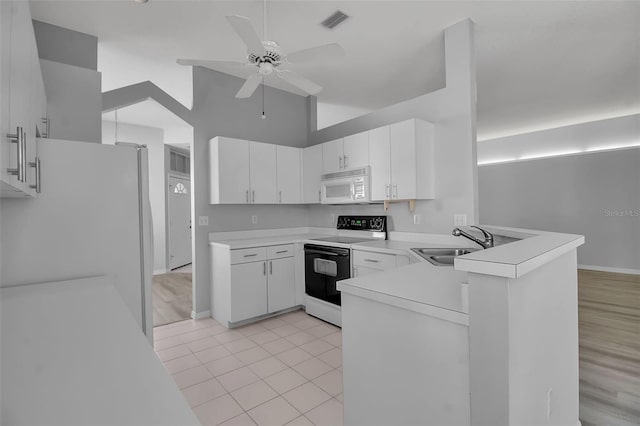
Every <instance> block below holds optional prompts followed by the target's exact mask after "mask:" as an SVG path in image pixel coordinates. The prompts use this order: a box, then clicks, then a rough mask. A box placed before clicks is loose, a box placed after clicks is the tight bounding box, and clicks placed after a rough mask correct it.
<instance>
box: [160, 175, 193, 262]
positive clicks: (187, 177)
mask: <svg viewBox="0 0 640 426" xmlns="http://www.w3.org/2000/svg"><path fill="white" fill-rule="evenodd" d="M171 178H174V179H182V180H186V181H187V182H188V183H189V184H188V185H187V188H189V221H190V222H191V228H190V229H191V230H190V231H189V238H190V239H191V240H193V235H192V230H193V215H192V214H191V208H192V207H191V196H192V194H191V176H190V175H186V174H182V173H178V172H174V171H169V172H168V173H167V195H166V197H167V205H166V218H167V219H166V231H165V236H166V247H167V250H166V262H167V263H166V264H167V272H169V271H171V270H172V268H171V209H170V197H171V187H170V185H171V184H170V180H171ZM189 250H190V251H191V263H193V244H189Z"/></svg>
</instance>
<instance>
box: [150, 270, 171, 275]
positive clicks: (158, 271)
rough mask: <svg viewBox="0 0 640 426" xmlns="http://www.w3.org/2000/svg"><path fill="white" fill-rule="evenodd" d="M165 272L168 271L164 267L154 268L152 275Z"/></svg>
mask: <svg viewBox="0 0 640 426" xmlns="http://www.w3.org/2000/svg"><path fill="white" fill-rule="evenodd" d="M167 272H169V271H167V270H166V269H154V270H153V275H162V274H166V273H167Z"/></svg>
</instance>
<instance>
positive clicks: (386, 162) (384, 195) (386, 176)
mask: <svg viewBox="0 0 640 426" xmlns="http://www.w3.org/2000/svg"><path fill="white" fill-rule="evenodd" d="M390 155H391V145H390V140H389V126H384V127H379V128H377V129H373V130H371V131H369V163H370V166H371V200H373V201H380V200H387V199H389V198H391V184H390V183H391V160H390V158H389V156H390Z"/></svg>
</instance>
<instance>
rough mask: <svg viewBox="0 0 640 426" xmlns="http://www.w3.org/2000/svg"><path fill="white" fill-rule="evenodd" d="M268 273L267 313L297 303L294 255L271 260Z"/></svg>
mask: <svg viewBox="0 0 640 426" xmlns="http://www.w3.org/2000/svg"><path fill="white" fill-rule="evenodd" d="M268 269H269V274H268V275H267V313H273V312H278V311H281V310H283V309H287V308H290V307H292V306H294V305H295V279H296V275H295V262H294V259H293V257H285V258H283V259H275V260H270V261H269V268H268Z"/></svg>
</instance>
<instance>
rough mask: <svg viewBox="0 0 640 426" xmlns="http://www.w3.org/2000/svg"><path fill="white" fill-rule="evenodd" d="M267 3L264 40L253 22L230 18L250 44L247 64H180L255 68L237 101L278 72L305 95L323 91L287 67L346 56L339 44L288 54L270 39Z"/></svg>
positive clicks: (181, 61) (186, 62) (184, 61)
mask: <svg viewBox="0 0 640 426" xmlns="http://www.w3.org/2000/svg"><path fill="white" fill-rule="evenodd" d="M266 11H267V2H266V0H265V1H264V15H263V18H264V26H263V28H264V37H263V39H262V40H261V39H260V37H259V36H258V33H257V32H256V30H255V29H254V27H253V24H252V23H251V20H249V18H246V17H244V16H239V15H233V16H227V17H226V18H227V21H228V22H229V24H231V26H232V27H233V29H234V30H235V31H236V33H237V34H238V36H240V38H241V39H242V41H243V42H244V44H246V45H247V57H246V59H245V60H244V61H234V60H198V59H178V61H177V62H178V64H180V65H188V66H193V65H199V66H201V67H206V68H211V69H215V68H216V67H218V66H220V65H223V66H224V65H238V66H241V67H252V66H254V67H255V68H256V71H257V72H256V73H255V74H252V75H251V76H249V78H247V80H246V81H245V83H244V84H243V85H242V87H241V88H240V90H239V91H238V93H236V98H248V97H250V96H251V95H252V94H253V92H255V90H256V89H257V88H258V86H259V85H260V83H261V82H264V77H265V76H268V75H271V74H273V73H275V74H276V75H277V76H278V77H280V78H281V79H283V80H284V81H286V82H287V83H289V84H291V85H293V86H295V87H297V88H298V89H300V90H302V91H303V92H305V93H308V94H310V95H315V94H317V93H319V92H320V91H322V87H321V86H319V85H318V84H316V83H314V82H313V81H311V80H309V79H307V78H305V77H303V76H301V75H300V74H298V73H296V72H294V71H291V70H289V69H286V68H284V67H285V66H286V65H287V64H289V63H291V64H299V63H304V62H311V61H326V60H331V59H334V58H338V57H341V56H343V55H344V50H343V49H342V47H341V46H340V45H339V44H337V43H331V44H325V45H322V46H316V47H311V48H308V49H302V50H298V51H297V52H293V53H290V54H285V53H284V51H283V50H282V48H281V47H280V46H279V45H278V44H277V43H276V42H274V41H270V40H267V19H266V16H267V14H266Z"/></svg>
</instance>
